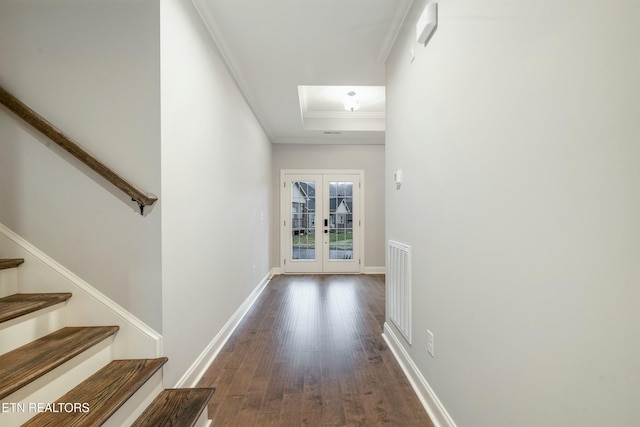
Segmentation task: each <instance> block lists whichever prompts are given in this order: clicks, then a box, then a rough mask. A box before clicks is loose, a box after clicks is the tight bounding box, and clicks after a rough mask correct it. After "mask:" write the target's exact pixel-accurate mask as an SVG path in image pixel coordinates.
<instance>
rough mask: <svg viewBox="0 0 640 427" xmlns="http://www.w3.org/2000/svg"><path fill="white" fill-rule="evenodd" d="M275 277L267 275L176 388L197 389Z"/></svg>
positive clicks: (270, 273)
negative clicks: (210, 366) (212, 363)
mask: <svg viewBox="0 0 640 427" xmlns="http://www.w3.org/2000/svg"><path fill="white" fill-rule="evenodd" d="M272 277H273V269H272V270H271V271H269V273H267V275H266V276H265V277H264V278H263V279H262V280H261V281H260V283H259V284H258V286H256V288H255V289H254V290H253V291H252V292H251V294H249V296H248V297H247V299H245V300H244V302H243V303H242V305H240V307H238V309H237V310H236V312H235V313H233V316H231V318H230V319H229V320H228V321H227V323H225V325H224V326H223V327H222V329H221V330H220V332H218V334H217V335H216V336H215V337H214V338H213V340H212V341H211V342H210V343H209V345H208V346H207V348H205V350H204V351H203V352H202V353H201V354H200V356H198V358H197V359H196V360H195V362H193V364H192V365H191V367H190V368H189V369H187V372H185V374H184V375H183V376H182V378H180V379H179V380H178V382H177V383H176V385H175V387H176V388H181V387H196V386H197V384H198V382H199V381H200V380H201V379H202V377H203V376H204V374H205V372H206V371H207V369H208V368H209V365H211V362H213V360H214V359H215V358H216V356H218V353H220V350H222V347H223V346H224V345H225V343H226V342H227V340H228V339H229V337H231V334H233V332H234V331H235V330H236V328H237V327H238V325H239V324H240V322H241V321H242V319H243V318H244V316H245V315H246V314H247V312H248V311H249V309H250V308H251V306H252V305H253V304H254V303H255V302H256V300H257V299H258V297H259V296H260V294H261V293H262V291H264V288H266V287H267V284H268V283H269V281H270V280H271V278H272Z"/></svg>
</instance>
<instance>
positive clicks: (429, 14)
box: [416, 2, 438, 46]
mask: <svg viewBox="0 0 640 427" xmlns="http://www.w3.org/2000/svg"><path fill="white" fill-rule="evenodd" d="M437 26H438V3H435V2H431V3H429V4H428V5H427V6H426V7H425V8H424V11H423V12H422V15H420V19H418V23H417V24H416V40H417V41H418V43H420V44H422V45H425V46H426V45H427V42H428V41H429V38H430V37H431V34H433V32H434V31H435V29H436V27H437Z"/></svg>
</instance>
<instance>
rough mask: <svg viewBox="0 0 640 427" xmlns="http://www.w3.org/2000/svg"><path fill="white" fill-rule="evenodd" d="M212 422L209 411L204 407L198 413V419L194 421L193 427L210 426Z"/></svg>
mask: <svg viewBox="0 0 640 427" xmlns="http://www.w3.org/2000/svg"><path fill="white" fill-rule="evenodd" d="M207 406H209V405H207ZM212 423H213V421H212V420H210V419H209V411H207V408H206V407H205V408H204V411H202V414H200V418H198V421H197V422H196V423H195V427H210V426H211V425H212Z"/></svg>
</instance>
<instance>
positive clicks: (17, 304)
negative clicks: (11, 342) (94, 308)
mask: <svg viewBox="0 0 640 427" xmlns="http://www.w3.org/2000/svg"><path fill="white" fill-rule="evenodd" d="M69 298H71V294H70V293H59V294H53V293H51V294H14V295H9V296H7V297H4V298H0V323H2V322H6V321H7V320H11V319H15V318H16V317H20V316H24V315H25V314H29V313H33V312H34V311H37V310H41V309H43V308H46V307H50V306H52V305H55V304H59V303H61V302H64V301H67V300H68V299H69Z"/></svg>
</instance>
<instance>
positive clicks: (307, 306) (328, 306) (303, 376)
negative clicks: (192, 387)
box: [199, 275, 433, 427]
mask: <svg viewBox="0 0 640 427" xmlns="http://www.w3.org/2000/svg"><path fill="white" fill-rule="evenodd" d="M383 323H384V276H363V275H344V276H337V275H303V276H275V277H274V278H273V280H272V281H271V283H269V285H268V286H267V288H266V289H265V290H264V292H263V293H262V295H261V296H260V298H259V299H258V301H257V302H256V303H255V304H254V306H253V307H252V309H251V311H250V312H249V313H248V314H247V316H246V317H245V319H244V320H243V322H242V323H241V324H240V326H239V327H238V329H237V330H236V332H235V333H234V334H233V336H232V337H231V338H230V339H229V341H228V343H227V344H226V345H225V346H224V348H223V350H222V351H221V352H220V354H219V355H218V357H217V358H216V360H215V361H214V362H213V364H212V365H211V366H210V367H209V369H208V371H207V373H206V374H205V375H204V377H203V379H202V380H201V381H200V384H199V386H202V387H216V389H217V390H216V392H215V394H214V395H213V398H212V399H211V401H210V403H209V417H210V418H211V419H212V420H213V426H214V427H215V426H220V427H222V426H224V427H235V426H238V427H246V426H256V427H265V426H274V427H276V426H277V427H281V426H296V427H297V426H367V427H368V426H379V425H384V426H398V427H409V426H421V427H430V426H433V424H432V423H431V421H430V420H429V417H428V416H427V414H426V412H425V411H424V409H423V407H422V406H421V404H420V402H419V401H418V398H417V397H416V395H415V393H414V392H413V390H412V389H411V386H410V385H409V383H408V381H407V380H406V378H405V377H404V374H403V373H402V370H401V369H400V367H399V366H398V364H397V362H396V361H395V359H394V358H393V355H392V354H391V352H390V351H389V350H388V348H387V346H386V344H385V343H384V340H383V339H382V336H381V333H382V327H383Z"/></svg>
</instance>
